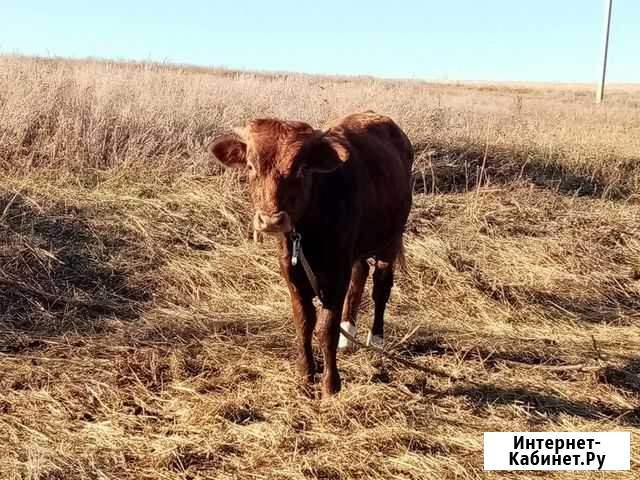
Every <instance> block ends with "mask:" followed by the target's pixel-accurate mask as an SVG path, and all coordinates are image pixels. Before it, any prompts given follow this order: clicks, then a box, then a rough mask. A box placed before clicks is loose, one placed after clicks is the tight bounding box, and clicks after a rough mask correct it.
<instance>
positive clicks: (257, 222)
mask: <svg viewBox="0 0 640 480" xmlns="http://www.w3.org/2000/svg"><path fill="white" fill-rule="evenodd" d="M253 226H254V228H255V229H256V230H258V231H260V232H288V231H289V230H291V225H290V221H289V215H288V214H287V212H284V211H280V212H278V213H274V214H273V215H269V214H266V213H263V212H260V211H258V212H256V216H255V218H254V220H253Z"/></svg>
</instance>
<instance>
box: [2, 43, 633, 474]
mask: <svg viewBox="0 0 640 480" xmlns="http://www.w3.org/2000/svg"><path fill="white" fill-rule="evenodd" d="M0 67H1V68H0V372H1V373H0V477H2V478H8V479H13V478H15V479H18V478H34V479H35V478H42V479H44V478H48V479H53V478H65V479H66V478H69V479H71V478H74V479H75V478H136V479H137V478H153V479H156V478H176V479H178V478H253V477H255V478H362V477H371V478H385V479H386V478H438V479H441V478H479V477H483V478H485V477H486V478H500V475H498V474H490V473H487V474H485V473H484V472H482V432H483V431H494V430H507V431H522V430H569V431H575V430H585V431H598V430H631V431H632V432H633V433H632V469H636V470H637V468H638V466H639V462H640V456H639V452H640V451H639V450H638V446H637V445H638V433H639V432H640V428H639V427H640V357H639V356H638V351H639V347H640V333H639V330H638V325H639V321H640V319H639V315H638V310H639V307H640V231H639V230H638V225H639V220H640V213H639V212H638V206H637V203H638V195H640V166H639V164H638V159H639V154H640V143H639V142H640V140H639V139H640V135H639V134H640V131H639V130H640V116H639V115H638V113H639V112H640V92H639V91H638V89H637V88H633V87H624V88H623V87H620V88H616V89H612V91H611V92H610V95H609V96H608V98H607V103H606V104H605V105H603V106H600V107H595V106H594V105H592V98H591V92H590V90H588V89H587V88H586V87H584V86H535V85H487V84H433V83H426V82H418V81H385V80H379V79H372V78H355V79H352V78H339V77H314V76H304V75H288V74H274V75H270V74H263V73H250V72H228V71H215V70H213V71H212V70H207V69H194V68H191V67H180V66H170V65H154V64H123V63H115V62H102V61H69V60H63V59H34V58H23V57H12V56H4V57H0ZM365 109H374V110H377V111H380V112H381V113H386V114H389V115H391V116H392V117H393V118H395V119H396V120H397V121H398V123H399V124H400V125H401V126H402V127H403V128H404V129H405V130H406V131H407V133H408V134H409V136H410V137H411V139H412V141H413V142H414V144H415V145H416V150H417V154H418V161H417V164H416V169H415V172H414V174H415V175H414V180H415V185H414V187H415V197H414V208H413V211H412V215H411V217H410V220H409V226H408V232H407V239H406V244H407V257H408V264H409V270H408V272H407V273H406V274H404V275H399V277H398V281H397V285H396V287H395V288H394V291H393V293H392V300H391V304H390V309H389V317H388V321H387V325H388V328H387V340H388V342H389V343H390V345H391V349H392V350H393V351H395V352H397V353H398V354H400V355H407V356H408V357H410V358H411V359H412V360H413V361H414V362H416V363H418V364H421V365H424V366H425V367H430V368H436V369H437V370H439V371H441V372H444V374H443V375H435V374H431V373H427V372H425V371H420V370H415V369H408V368H406V367H404V366H402V365H396V364H395V363H394V362H391V361H389V360H386V359H382V358H379V357H376V356H375V355H373V354H371V353H369V352H366V351H358V352H356V353H354V354H352V355H342V356H341V357H340V359H339V362H340V366H341V370H342V372H343V377H344V388H343V391H342V392H341V394H340V395H339V396H337V397H336V398H334V399H332V400H329V401H320V400H318V399H317V398H308V397H307V396H306V395H304V394H303V392H301V391H299V389H298V387H297V385H296V382H295V376H294V373H293V368H292V362H291V359H292V354H291V351H292V348H291V345H292V341H293V328H292V324H291V321H290V320H289V316H290V315H289V306H288V297H287V292H286V288H285V286H284V284H283V282H282V281H281V280H280V279H279V276H278V274H277V268H276V261H275V258H274V255H273V253H274V251H273V250H274V249H273V246H272V245H271V244H269V243H265V244H255V243H253V242H252V241H250V240H249V237H250V235H249V233H250V232H248V230H247V228H248V224H249V222H248V221H247V219H248V218H250V209H249V207H248V204H247V201H246V194H245V193H246V192H245V188H244V182H243V180H242V178H240V177H238V176H237V175H235V174H234V173H232V172H224V173H223V172H221V171H220V170H218V169H217V168H215V167H214V168H212V167H210V166H209V163H208V158H207V157H206V155H205V153H204V150H203V145H204V144H205V143H206V142H208V141H209V140H210V139H211V138H212V137H213V136H215V135H216V134H218V133H220V132H222V131H225V130H227V129H229V128H230V127H232V126H235V125H239V124H242V123H243V122H244V121H246V120H247V119H249V118H252V117H263V116H277V117H284V118H293V119H302V120H305V121H308V122H309V123H311V124H313V125H321V124H322V123H324V122H325V121H326V120H328V119H330V118H333V117H336V116H339V115H342V114H345V113H348V112H353V111H358V110H365ZM366 297H367V298H369V297H370V295H369V293H367V294H366ZM362 310H363V311H362V314H361V322H360V327H359V332H360V335H362V333H363V332H364V331H365V330H366V328H368V325H369V322H370V317H371V302H369V301H365V302H364V305H363V309H362ZM416 327H417V330H415V331H414V329H415V328H416ZM410 332H413V335H410V336H409V337H405V336H406V335H407V334H408V333H410ZM633 474H634V472H631V473H629V474H628V475H627V477H628V478H633ZM622 475H623V476H624V474H622ZM512 476H513V477H518V478H533V477H534V475H528V474H526V473H520V474H513V475H512ZM549 477H551V478H569V477H572V474H567V473H563V472H554V473H551V474H549ZM585 477H586V478H600V475H599V474H592V475H589V474H586V475H585Z"/></svg>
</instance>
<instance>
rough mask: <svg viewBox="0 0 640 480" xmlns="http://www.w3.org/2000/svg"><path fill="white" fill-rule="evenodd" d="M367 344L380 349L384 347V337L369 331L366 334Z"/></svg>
mask: <svg viewBox="0 0 640 480" xmlns="http://www.w3.org/2000/svg"><path fill="white" fill-rule="evenodd" d="M367 346H368V347H376V348H380V349H382V348H384V338H382V337H381V336H379V335H374V334H373V333H372V332H371V331H369V335H367Z"/></svg>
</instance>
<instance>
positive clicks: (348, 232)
mask: <svg viewBox="0 0 640 480" xmlns="http://www.w3.org/2000/svg"><path fill="white" fill-rule="evenodd" d="M209 151H210V152H211V153H212V155H213V156H214V157H215V159H217V160H218V161H219V162H221V163H222V164H223V165H225V166H228V167H235V168H242V169H244V170H246V171H247V173H248V175H249V187H250V191H251V196H252V200H253V205H254V207H255V210H256V212H255V217H254V228H255V229H256V230H257V231H259V232H265V233H269V234H273V235H275V237H276V238H277V242H278V250H279V262H280V268H281V272H282V276H283V277H284V279H285V280H286V281H287V285H288V287H289V292H290V294H291V304H292V307H293V316H294V320H295V327H296V333H297V340H298V359H297V367H298V371H299V373H300V375H301V376H302V379H303V380H304V381H305V382H310V381H312V380H313V377H314V374H315V365H314V360H313V351H312V347H311V340H312V335H313V331H314V329H315V327H316V309H315V307H314V305H313V298H314V296H316V294H317V295H318V296H320V297H321V298H320V300H321V302H322V308H321V311H320V314H319V319H318V320H319V321H318V333H317V335H318V340H319V343H320V347H321V349H322V353H323V356H324V375H323V379H322V393H323V395H328V394H333V393H336V392H338V391H339V390H340V376H339V374H338V368H337V365H336V350H337V348H338V346H339V345H340V347H349V346H350V342H349V340H348V339H347V338H345V337H344V336H342V335H340V327H342V328H343V329H344V330H345V331H347V332H348V333H350V334H352V335H355V332H356V327H355V318H356V312H357V309H358V306H359V304H360V299H361V297H362V291H363V289H364V284H365V282H366V279H367V276H368V273H369V264H368V262H367V260H368V259H369V258H374V259H375V271H374V273H373V300H374V303H375V314H374V321H373V327H372V329H371V331H370V332H369V336H368V339H367V342H368V343H369V344H374V345H377V346H382V343H383V340H382V339H383V323H384V319H383V316H384V310H385V306H386V303H387V301H388V299H389V294H390V292H391V287H392V284H393V270H394V263H395V261H396V259H397V257H398V255H400V254H401V253H402V232H403V230H404V227H405V223H406V221H407V217H408V215H409V210H410V208H411V180H410V178H411V165H412V163H413V148H412V146H411V143H410V141H409V139H408V138H407V136H406V135H405V134H404V132H403V131H402V130H401V129H400V127H398V126H397V125H396V124H395V123H394V122H393V120H391V119H390V118H388V117H385V116H382V115H377V114H375V113H373V112H366V113H360V114H354V115H349V116H347V117H345V118H342V119H340V120H338V121H335V122H333V123H331V124H330V125H329V126H328V128H327V129H326V130H323V131H320V130H314V129H313V128H312V127H311V126H309V125H308V124H306V123H303V122H293V121H281V120H275V119H258V120H253V121H250V122H249V123H248V125H247V126H246V127H244V128H242V129H237V130H236V133H235V134H229V135H224V136H222V137H219V138H217V139H215V140H214V141H213V142H212V143H211V144H210V145H209ZM296 239H299V241H298V242H295V240H296ZM294 243H297V244H298V245H300V246H301V248H302V249H303V254H304V257H303V260H304V262H297V261H296V260H297V256H298V254H297V253H295V252H292V250H293V249H294ZM296 249H297V247H296ZM292 254H293V256H294V257H295V258H294V259H293V261H292ZM301 263H306V268H309V270H310V271H311V273H307V272H306V270H305V265H301Z"/></svg>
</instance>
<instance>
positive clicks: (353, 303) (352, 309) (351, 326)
mask: <svg viewBox="0 0 640 480" xmlns="http://www.w3.org/2000/svg"><path fill="white" fill-rule="evenodd" d="M368 276H369V264H368V263H367V260H366V259H358V260H356V261H355V263H354V264H353V268H352V269H351V281H350V283H349V290H348V291H347V296H346V298H345V300H344V307H343V308H342V321H341V322H340V328H341V329H342V330H344V331H346V332H347V333H348V334H349V335H351V336H352V337H355V336H356V316H357V315H358V308H359V307H360V301H361V300H362V292H363V291H364V285H365V283H366V282H367V277H368ZM352 343H353V342H351V340H349V339H348V338H347V337H346V336H344V335H343V334H342V332H340V340H339V342H338V348H339V349H341V350H347V349H350V348H351V347H352V346H353V345H352Z"/></svg>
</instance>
